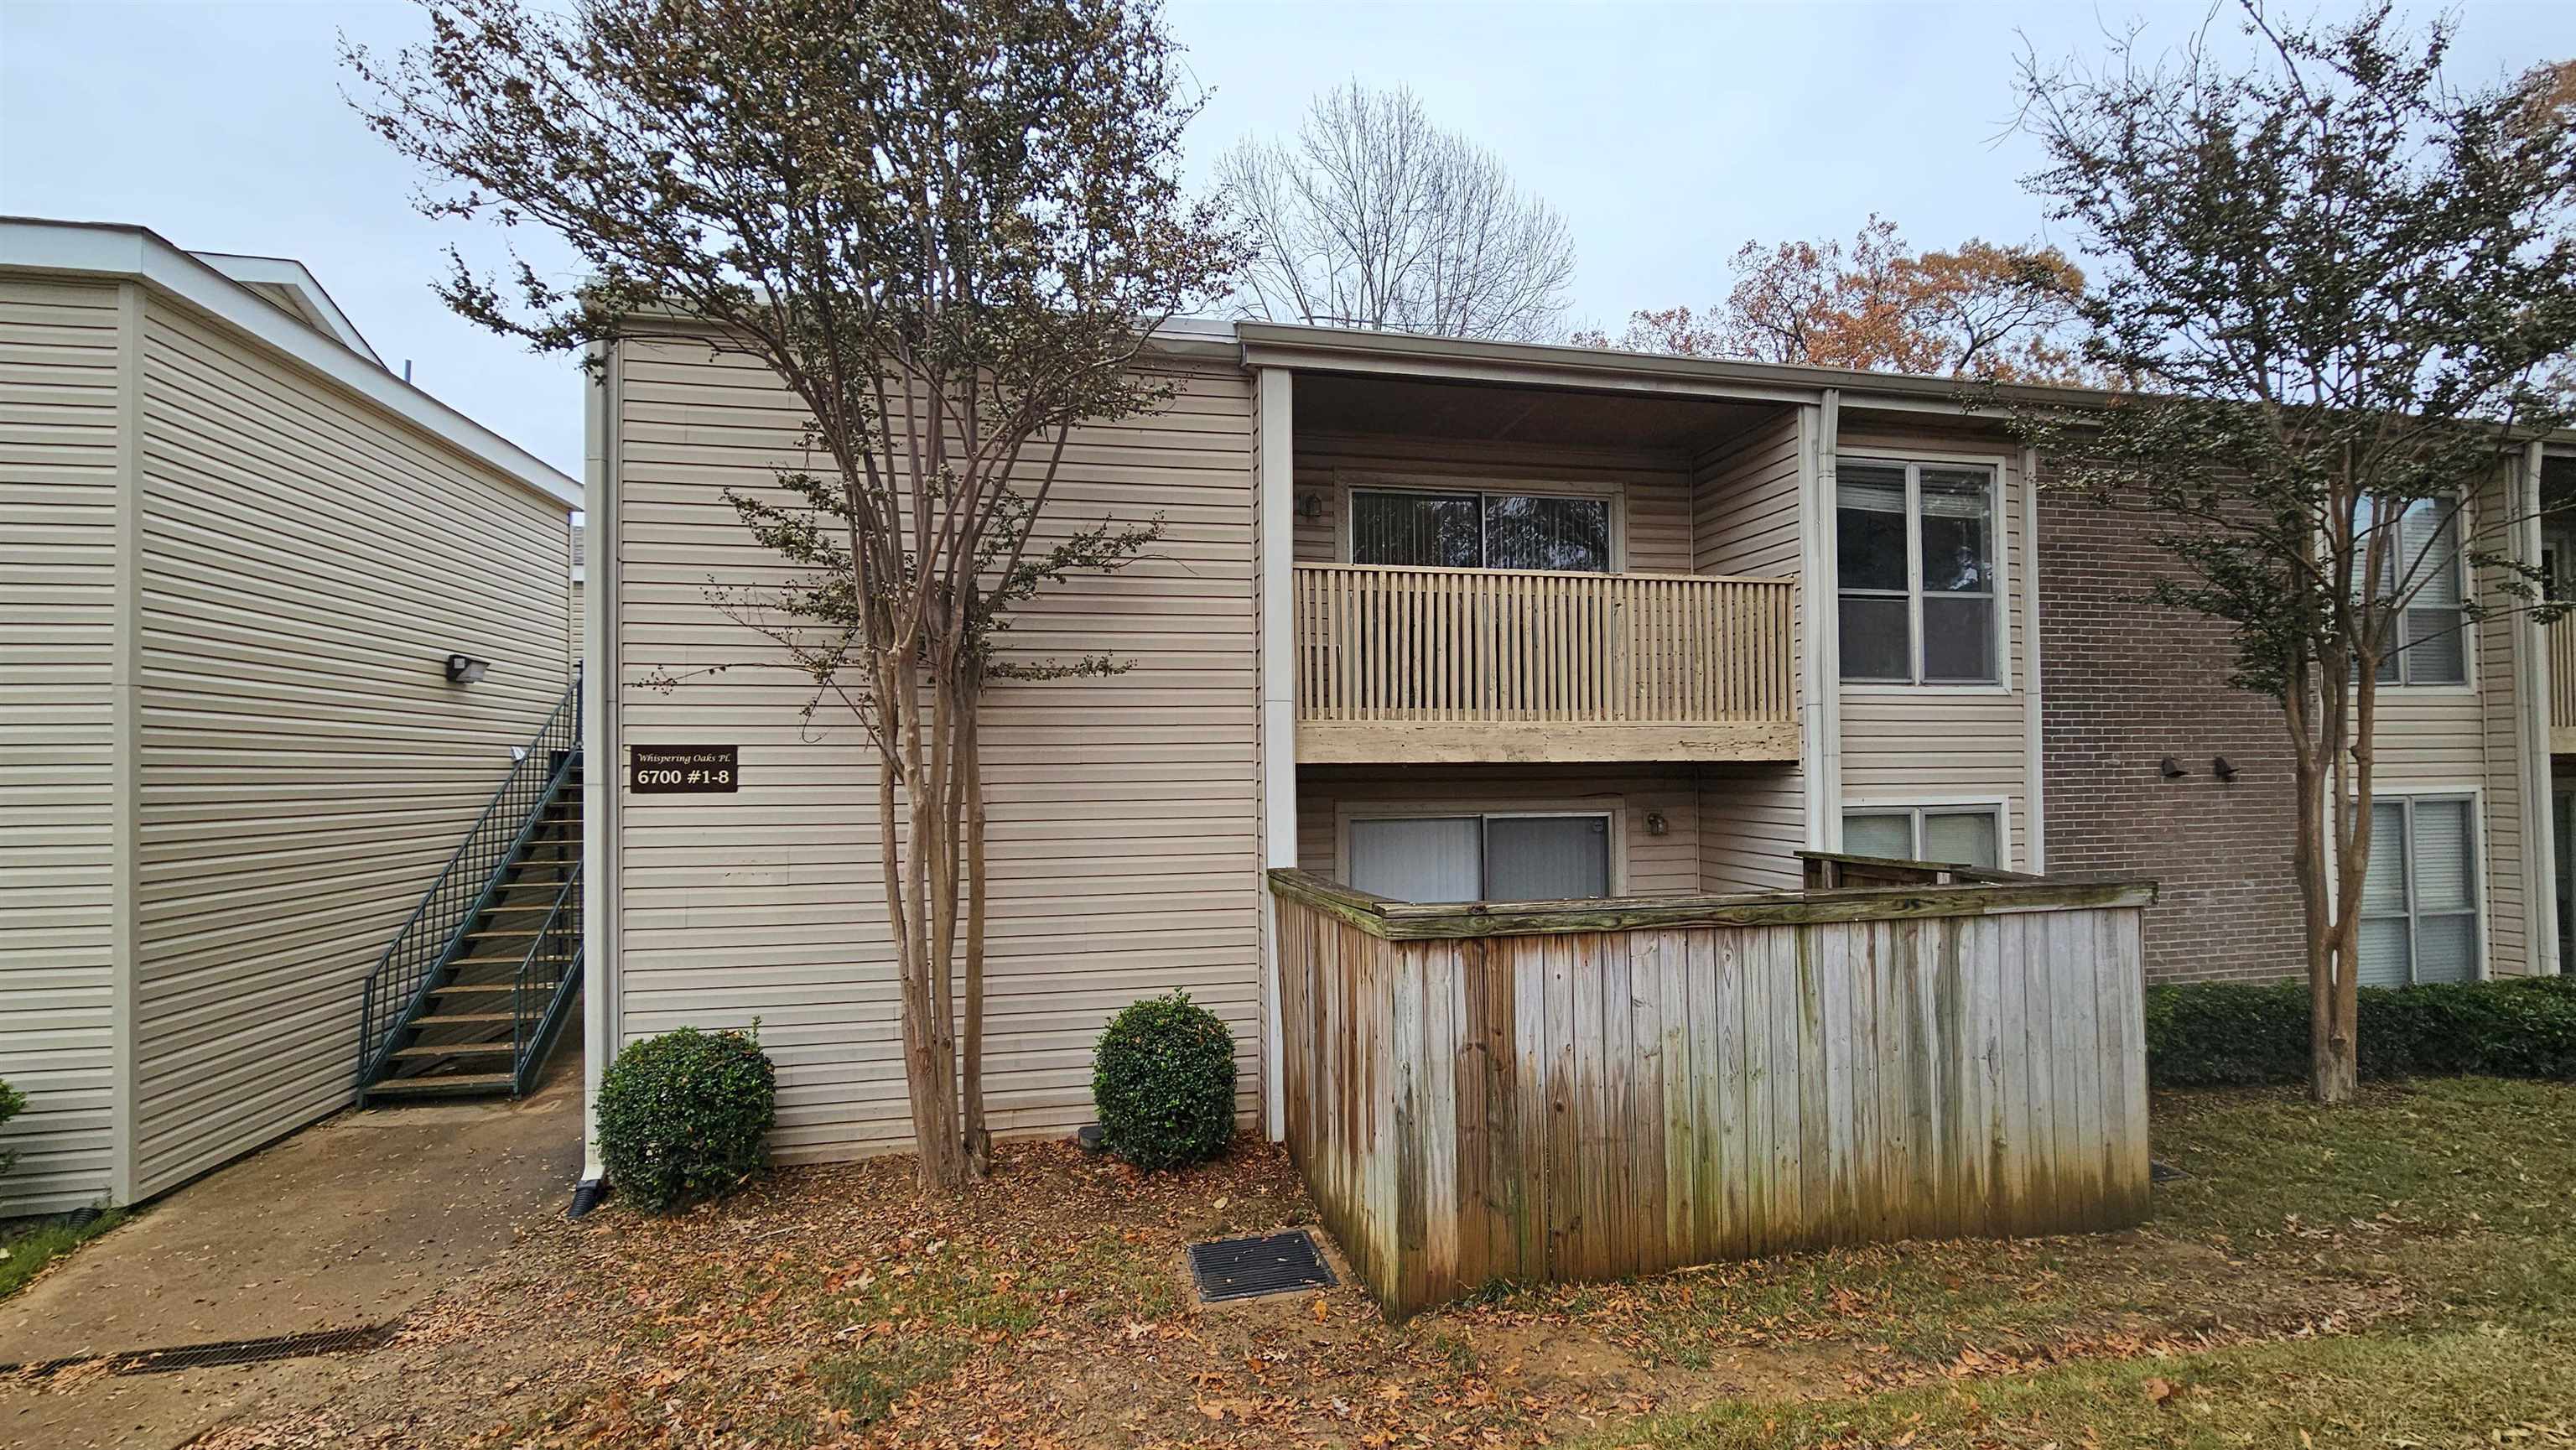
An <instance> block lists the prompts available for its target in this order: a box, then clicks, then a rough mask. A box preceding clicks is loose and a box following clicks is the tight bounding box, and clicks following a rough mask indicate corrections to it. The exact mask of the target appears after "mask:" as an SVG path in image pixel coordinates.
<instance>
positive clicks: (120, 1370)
mask: <svg viewBox="0 0 2576 1450" xmlns="http://www.w3.org/2000/svg"><path fill="white" fill-rule="evenodd" d="M398 1327H399V1326H398V1325H396V1324H370V1325H366V1326H364V1327H363V1328H358V1329H325V1330H320V1331H317V1332H315V1333H311V1334H272V1335H270V1336H268V1337H267V1338H265V1339H226V1340H219V1341H217V1342H216V1343H213V1344H186V1345H181V1346H179V1347H178V1348H176V1349H129V1350H125V1351H123V1352H121V1353H118V1354H75V1355H68V1356H65V1357H64V1358H62V1359H46V1360H35V1361H31V1362H29V1363H25V1364H0V1375H16V1374H31V1375H48V1374H54V1373H57V1372H59V1371H61V1370H67V1369H70V1368H72V1367H74V1366H76V1365H85V1364H99V1363H104V1364H105V1365H106V1366H107V1368H106V1370H105V1371H104V1373H107V1374H173V1373H176V1372H178V1371H180V1370H183V1369H208V1368H212V1367H214V1366H217V1365H227V1364H259V1363H261V1362H263V1361H266V1360H272V1359H306V1358H309V1357H311V1356H313V1355H317V1354H356V1353H360V1352H363V1351H365V1350H370V1349H374V1348H376V1347H377V1346H379V1345H382V1344H384V1343H385V1342H386V1341H388V1340H390V1339H392V1338H393V1337H394V1330H395V1329H396V1328H398Z"/></svg>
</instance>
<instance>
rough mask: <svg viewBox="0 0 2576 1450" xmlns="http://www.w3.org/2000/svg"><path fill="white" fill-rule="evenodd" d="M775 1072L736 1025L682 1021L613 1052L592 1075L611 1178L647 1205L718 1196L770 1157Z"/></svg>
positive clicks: (653, 1209)
mask: <svg viewBox="0 0 2576 1450" xmlns="http://www.w3.org/2000/svg"><path fill="white" fill-rule="evenodd" d="M777 1116H778V1071H777V1069H776V1068H774V1067H772V1066H771V1065H770V1061H769V1055H768V1054H767V1053H764V1052H762V1051H761V1050H760V1044H759V1043H758V1042H757V1041H755V1040H754V1039H753V1038H752V1037H751V1036H750V1035H748V1034H746V1033H741V1032H700V1031H699V1030H698V1029H696V1028H694V1027H683V1028H680V1029H679V1030H678V1031H676V1032H665V1033H663V1034H662V1035H661V1036H659V1037H648V1038H646V1039H645V1040H643V1041H642V1042H638V1043H636V1044H635V1045H634V1046H632V1047H629V1048H627V1049H626V1050H625V1051H623V1052H620V1053H618V1054H617V1060H616V1061H614V1062H612V1063H610V1064H609V1065H608V1071H607V1072H606V1073H604V1074H602V1075H601V1077H600V1082H599V1152H600V1156H601V1158H603V1159H604V1160H606V1163H607V1167H608V1182H609V1185H610V1187H612V1188H613V1189H615V1190H616V1191H617V1192H618V1193H619V1194H621V1195H623V1196H625V1197H628V1198H631V1199H633V1200H634V1201H635V1204H636V1206H637V1207H639V1208H642V1209H644V1210H645V1211H647V1212H650V1213H668V1212H670V1211H671V1210H672V1209H675V1208H678V1207H680V1206H681V1205H683V1204H686V1203H689V1202H691V1201H692V1200H695V1199H698V1198H702V1197H708V1196H712V1195H715V1194H720V1193H723V1192H725V1191H726V1190H728V1189H731V1188H733V1187H735V1186H736V1185H738V1184H740V1183H741V1182H742V1181H743V1180H744V1179H746V1178H749V1177H750V1176H751V1175H753V1174H755V1173H757V1172H759V1171H760V1169H761V1166H762V1165H763V1164H765V1163H766V1162H768V1159H769V1150H768V1146H767V1144H768V1133H769V1125H770V1124H771V1123H772V1122H773V1121H775V1120H776V1118H777Z"/></svg>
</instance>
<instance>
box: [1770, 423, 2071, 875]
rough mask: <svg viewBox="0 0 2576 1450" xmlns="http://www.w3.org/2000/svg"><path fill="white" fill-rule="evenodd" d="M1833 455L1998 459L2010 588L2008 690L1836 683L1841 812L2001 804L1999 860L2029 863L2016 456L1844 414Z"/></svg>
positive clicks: (1996, 446)
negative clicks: (1838, 691) (2001, 854)
mask: <svg viewBox="0 0 2576 1450" xmlns="http://www.w3.org/2000/svg"><path fill="white" fill-rule="evenodd" d="M1835 452H1836V453H1838V454H1840V455H1843V456H1851V455H1856V454H1857V455H1866V456H1869V457H1875V458H1894V459H1909V458H1924V457H1942V456H1959V457H1965V456H1970V455H1978V456H1986V455H1991V456H1992V457H1993V458H1994V459H1995V460H1996V461H1998V462H1999V463H2001V465H2002V470H2001V481H2000V486H1999V494H2000V496H1999V498H1998V499H1997V504H1996V506H1997V508H1998V510H1999V511H2000V512H2001V514H2002V516H2003V518H2002V523H2003V546H2004V569H2005V584H2006V587H2007V588H2008V589H2009V590H2010V595H2009V597H2008V599H2007V600H2006V609H2005V615H2004V619H2005V642H2006V652H2005V655H2004V676H2003V678H2004V682H2005V685H2006V686H2007V688H2004V689H1993V688H1986V689H1969V688H1955V687H1954V688H1943V687H1915V688H1906V687H1898V686H1883V685H1844V686H1843V687H1842V702H1841V703H1842V775H1843V792H1842V794H1843V803H1844V806H1845V808H1846V809H1849V808H1855V807H1858V806H1862V805H1865V804H1898V803H1908V804H1940V803H1948V802H1962V803H1966V802H1980V801H1992V800H2000V801H2002V802H2003V803H2004V805H2005V814H2006V816H2007V818H2008V819H2007V821H2006V826H2007V840H2006V842H2005V846H2004V850H2005V853H2006V864H2007V865H2009V866H2012V867H2015V868H2019V867H2021V866H2022V865H2024V864H2025V863H2026V862H2027V861H2028V860H2029V855H2028V852H2029V828H2030V801H2029V782H2030V772H2029V768H2028V760H2029V746H2028V733H2027V732H2028V726H2029V717H2028V714H2027V713H2026V710H2025V701H2024V698H2023V691H2024V689H2025V688H2026V687H2027V685H2028V683H2029V680H2028V677H2027V675H2026V674H2025V672H2024V669H2023V661H2024V660H2025V659H2026V658H2027V656H2026V655H2025V653H2024V650H2023V633H2024V624H2025V621H2026V618H2027V616H2028V612H2029V611H2028V604H2029V599H2030V588H2031V572H2032V571H2031V567H2030V555H2029V550H2028V549H2026V548H2025V547H2024V546H2023V540H2022V488H2023V486H2024V480H2023V478H2022V476H2021V466H2020V461H2019V459H2018V457H2017V456H2014V455H2013V453H2012V450H2011V449H2010V448H2009V446H2008V445H2006V444H2005V443H2003V442H2001V441H1999V440H1992V439H1985V438H1980V437H1977V436H1975V435H1960V434H1951V433H1946V432H1923V433H1916V432H1911V431H1895V430H1892V429H1889V428H1887V427H1885V426H1883V425H1876V424H1866V425H1865V424H1860V423H1855V422H1853V421H1851V420H1850V419H1848V418H1846V420H1845V422H1844V424H1843V426H1842V429H1841V441H1840V443H1839V444H1838V445H1837V447H1836V449H1835ZM1819 587H1823V586H1821V585H1820V586H1819Z"/></svg>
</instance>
